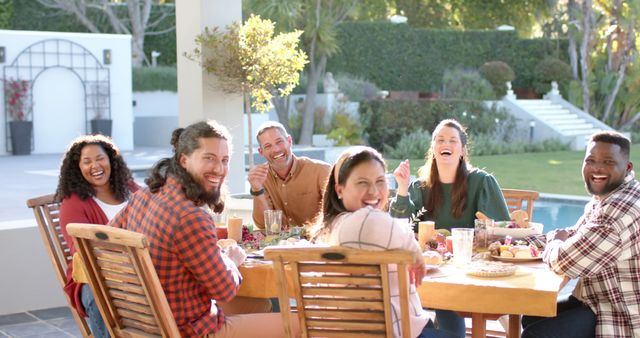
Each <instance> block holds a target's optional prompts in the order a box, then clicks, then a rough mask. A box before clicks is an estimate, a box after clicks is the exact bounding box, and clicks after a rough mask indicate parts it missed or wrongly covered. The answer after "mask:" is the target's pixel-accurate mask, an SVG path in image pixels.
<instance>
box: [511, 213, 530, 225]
mask: <svg viewBox="0 0 640 338" xmlns="http://www.w3.org/2000/svg"><path fill="white" fill-rule="evenodd" d="M511 219H512V220H513V221H514V222H515V223H516V225H518V227H519V228H529V227H530V225H529V214H528V213H527V212H526V211H524V210H514V211H513V212H512V213H511Z"/></svg>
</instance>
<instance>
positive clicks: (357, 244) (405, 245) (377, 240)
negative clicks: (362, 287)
mask: <svg viewBox="0 0 640 338" xmlns="http://www.w3.org/2000/svg"><path fill="white" fill-rule="evenodd" d="M328 244H331V245H337V246H343V247H349V248H355V249H363V250H374V251H383V250H408V251H412V252H415V253H416V255H418V256H419V257H421V252H420V246H419V245H418V241H416V239H415V235H414V232H413V229H412V228H411V227H410V226H409V225H408V224H407V222H406V221H405V220H401V219H398V218H392V217H391V215H389V214H388V213H386V212H384V211H381V210H378V209H374V208H372V207H366V208H362V209H359V210H357V211H354V212H345V213H342V214H340V215H338V217H336V218H335V220H334V221H333V230H332V231H331V234H329V243H328ZM389 285H390V287H391V293H392V294H391V305H392V306H393V308H394V311H393V323H394V326H393V333H394V337H400V332H401V329H400V322H399V320H398V314H399V313H400V300H399V297H400V295H399V290H398V274H397V267H396V266H395V265H390V266H389ZM409 314H410V316H411V319H410V321H411V336H413V337H417V336H418V335H419V334H420V333H421V332H422V329H423V328H424V326H425V325H426V324H427V321H428V320H429V315H428V314H427V312H426V311H424V310H423V309H422V304H421V303H420V297H419V296H418V293H417V292H416V287H415V285H413V284H411V286H410V288H409Z"/></svg>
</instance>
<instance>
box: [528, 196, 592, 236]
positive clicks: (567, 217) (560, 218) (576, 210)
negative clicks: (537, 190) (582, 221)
mask: <svg viewBox="0 0 640 338" xmlns="http://www.w3.org/2000/svg"><path fill="white" fill-rule="evenodd" d="M585 204H586V202H584V201H569V200H543V199H540V200H537V201H536V202H535V204H534V205H533V221H534V222H538V223H542V224H544V232H545V233H546V232H548V231H551V230H554V229H559V228H566V227H569V226H572V225H574V224H576V222H577V221H578V219H579V218H580V216H582V213H583V212H584V206H585Z"/></svg>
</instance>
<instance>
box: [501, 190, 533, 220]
mask: <svg viewBox="0 0 640 338" xmlns="http://www.w3.org/2000/svg"><path fill="white" fill-rule="evenodd" d="M502 196H504V200H505V201H506V202H507V207H508V208H509V212H512V211H514V210H520V209H522V208H523V204H525V202H526V207H527V209H526V210H527V214H528V215H529V221H532V220H533V202H534V201H535V200H537V199H538V196H540V194H539V193H538V192H537V191H532V190H518V189H502Z"/></svg>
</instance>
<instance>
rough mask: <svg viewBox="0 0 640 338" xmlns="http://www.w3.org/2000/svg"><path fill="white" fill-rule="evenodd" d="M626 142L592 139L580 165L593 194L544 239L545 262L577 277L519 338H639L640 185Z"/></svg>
mask: <svg viewBox="0 0 640 338" xmlns="http://www.w3.org/2000/svg"><path fill="white" fill-rule="evenodd" d="M630 147H631V146H630V142H629V140H628V139H627V138H626V137H624V136H623V135H621V134H619V133H616V132H600V133H596V134H594V135H593V136H591V139H590V141H589V143H588V145H587V150H586V155H585V158H584V162H583V165H582V176H583V178H584V181H585V185H586V188H587V190H588V191H589V193H590V194H591V195H593V198H592V200H591V201H590V202H589V203H588V204H587V205H586V206H585V212H584V214H583V215H582V217H581V218H580V219H579V220H578V223H577V224H576V225H574V226H572V227H570V228H567V229H559V230H555V231H551V232H550V233H549V234H547V245H546V248H545V251H544V253H543V259H544V262H545V263H546V264H547V265H548V266H549V267H550V268H551V269H552V270H553V271H555V272H556V273H558V274H563V275H566V276H568V277H570V278H579V281H578V284H577V286H576V288H575V290H574V292H573V295H572V296H570V297H569V299H567V300H564V301H561V302H559V303H558V315H557V316H556V317H553V318H539V317H526V316H525V317H524V318H523V319H522V326H523V328H524V331H523V333H522V337H523V338H524V337H594V336H595V337H640V183H638V181H637V180H636V179H635V175H634V172H633V164H632V163H631V162H630V160H629V152H630Z"/></svg>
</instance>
